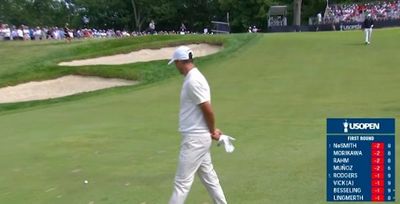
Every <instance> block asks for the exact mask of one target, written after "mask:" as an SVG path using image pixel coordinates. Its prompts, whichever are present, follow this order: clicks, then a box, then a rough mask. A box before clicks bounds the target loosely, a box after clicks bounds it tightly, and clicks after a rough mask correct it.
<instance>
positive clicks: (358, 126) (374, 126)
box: [343, 120, 380, 133]
mask: <svg viewBox="0 0 400 204" xmlns="http://www.w3.org/2000/svg"><path fill="white" fill-rule="evenodd" d="M349 129H350V130H379V129H380V124H379V123H349V122H347V120H345V121H344V122H343V132H345V133H348V132H349Z"/></svg>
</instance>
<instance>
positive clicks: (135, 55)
mask: <svg viewBox="0 0 400 204" xmlns="http://www.w3.org/2000/svg"><path fill="white" fill-rule="evenodd" d="M187 46H188V47H190V48H192V50H193V52H194V57H202V56H206V55H211V54H214V53H217V52H218V51H220V50H221V49H222V47H221V46H217V45H210V44H191V45H187ZM176 48H177V47H165V48H161V49H143V50H138V51H134V52H131V53H128V54H118V55H112V56H105V57H98V58H92V59H84V60H73V61H71V62H61V63H59V64H58V65H61V66H83V65H118V64H130V63H135V62H148V61H154V60H164V59H170V58H171V56H172V53H173V52H174V51H175V49H176Z"/></svg>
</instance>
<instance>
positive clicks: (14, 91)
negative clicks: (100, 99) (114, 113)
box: [0, 75, 137, 103]
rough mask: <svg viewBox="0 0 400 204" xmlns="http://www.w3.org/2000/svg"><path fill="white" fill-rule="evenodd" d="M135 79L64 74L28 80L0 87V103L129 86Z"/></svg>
mask: <svg viewBox="0 0 400 204" xmlns="http://www.w3.org/2000/svg"><path fill="white" fill-rule="evenodd" d="M136 83H137V82H135V81H128V80H122V79H106V78H101V77H83V76H75V75H71V76H64V77H61V78H57V79H53V80H47V81H37V82H29V83H25V84H20V85H17V86H9V87H4V88H0V103H12V102H22V101H33V100H43V99H50V98H58V97H63V96H69V95H73V94H77V93H82V92H89V91H95V90H100V89H106V88H111V87H117V86H129V85H133V84H136Z"/></svg>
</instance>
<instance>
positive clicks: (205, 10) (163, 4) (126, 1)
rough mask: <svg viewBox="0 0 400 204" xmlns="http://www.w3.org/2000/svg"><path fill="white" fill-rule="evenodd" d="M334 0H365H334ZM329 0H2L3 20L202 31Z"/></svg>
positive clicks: (309, 8) (301, 11)
mask: <svg viewBox="0 0 400 204" xmlns="http://www.w3.org/2000/svg"><path fill="white" fill-rule="evenodd" d="M332 1H334V2H335V3H343V2H361V0H360V1H357V0H353V1H349V0H332ZM326 3H327V0H0V23H1V22H2V23H9V24H13V25H22V24H24V25H30V26H60V27H62V26H64V25H65V24H66V23H68V24H69V25H70V27H75V28H82V27H85V26H87V27H91V28H98V29H108V28H114V29H120V30H123V29H125V30H136V31H142V30H145V29H146V28H147V26H148V23H149V22H150V21H151V20H154V21H155V23H156V29H157V30H178V29H179V27H180V25H181V23H183V24H185V26H186V27H187V28H188V29H189V30H191V31H201V30H203V28H205V27H209V26H210V22H211V21H213V20H215V21H226V20H227V14H229V22H230V25H231V29H232V31H233V32H244V31H246V30H247V28H248V26H253V25H255V26H257V27H259V28H265V27H266V26H267V16H268V10H269V8H270V7H271V6H273V5H287V6H288V17H289V18H288V19H289V23H290V24H297V25H298V24H300V23H301V22H303V23H305V22H307V19H308V17H310V16H315V15H316V14H317V13H318V12H323V11H324V10H325V8H326Z"/></svg>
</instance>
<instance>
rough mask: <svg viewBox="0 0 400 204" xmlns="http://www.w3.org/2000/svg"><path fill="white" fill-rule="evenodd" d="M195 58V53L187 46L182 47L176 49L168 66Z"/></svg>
mask: <svg viewBox="0 0 400 204" xmlns="http://www.w3.org/2000/svg"><path fill="white" fill-rule="evenodd" d="M192 58H193V51H192V49H190V48H189V47H187V46H180V47H178V48H176V50H175V52H174V54H173V55H172V58H171V60H170V61H169V62H168V65H170V64H172V63H173V62H175V61H176V60H188V59H192Z"/></svg>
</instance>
